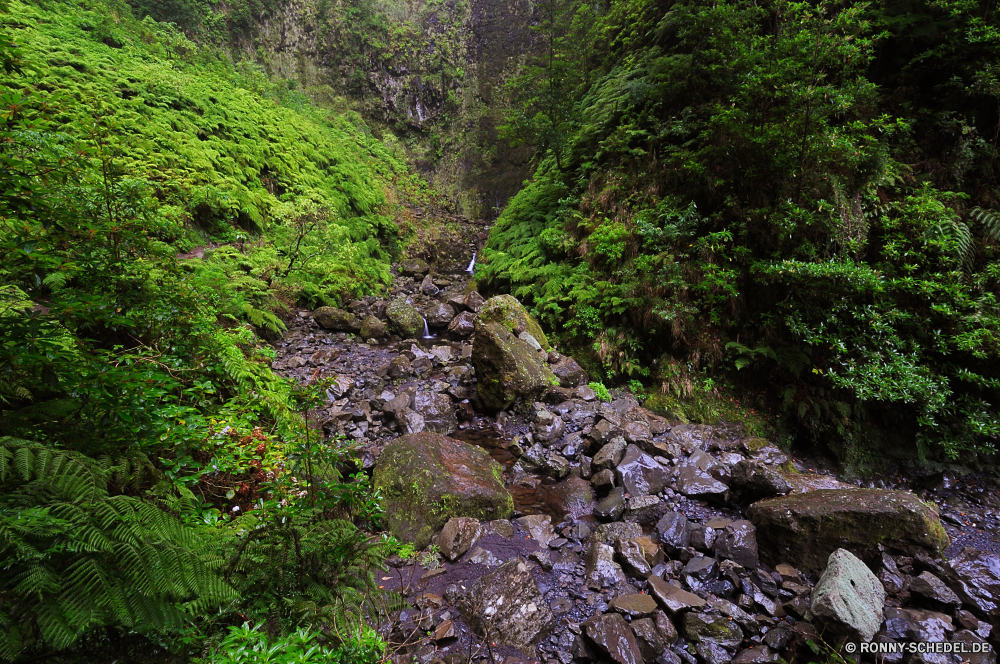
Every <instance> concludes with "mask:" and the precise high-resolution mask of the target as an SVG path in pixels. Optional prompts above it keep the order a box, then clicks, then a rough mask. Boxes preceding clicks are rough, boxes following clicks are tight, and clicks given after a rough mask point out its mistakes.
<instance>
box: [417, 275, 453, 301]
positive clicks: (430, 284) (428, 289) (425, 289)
mask: <svg viewBox="0 0 1000 664" xmlns="http://www.w3.org/2000/svg"><path fill="white" fill-rule="evenodd" d="M420 292H421V293H423V294H424V295H426V296H428V297H433V296H435V295H437V294H438V287H437V286H435V285H434V279H432V278H431V275H429V274H428V275H427V276H426V277H424V280H423V281H421V282H420ZM445 306H447V305H445Z"/></svg>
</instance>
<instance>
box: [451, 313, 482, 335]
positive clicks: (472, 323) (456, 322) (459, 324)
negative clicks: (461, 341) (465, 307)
mask: <svg viewBox="0 0 1000 664" xmlns="http://www.w3.org/2000/svg"><path fill="white" fill-rule="evenodd" d="M475 330H476V314H474V313H472V312H471V311H463V312H462V313H460V314H458V315H457V316H455V317H454V318H452V319H451V322H450V323H449V324H448V333H449V334H453V335H455V336H456V337H467V336H469V335H470V334H472V333H473V332H474V331H475Z"/></svg>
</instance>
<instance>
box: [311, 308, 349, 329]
mask: <svg viewBox="0 0 1000 664" xmlns="http://www.w3.org/2000/svg"><path fill="white" fill-rule="evenodd" d="M313 319H315V321H316V324H317V325H319V326H320V327H322V328H324V329H326V330H336V331H339V332H357V331H358V330H359V329H360V328H361V323H360V322H359V321H358V317H357V316H355V315H354V314H352V313H351V312H350V311H344V310H343V309H337V308H336V307H320V308H319V309H317V310H316V311H314V312H313Z"/></svg>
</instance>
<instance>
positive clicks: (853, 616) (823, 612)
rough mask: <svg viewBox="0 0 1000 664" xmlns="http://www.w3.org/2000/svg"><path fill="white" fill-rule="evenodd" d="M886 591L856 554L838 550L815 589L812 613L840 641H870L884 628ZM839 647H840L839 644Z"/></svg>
mask: <svg viewBox="0 0 1000 664" xmlns="http://www.w3.org/2000/svg"><path fill="white" fill-rule="evenodd" d="M884 605H885V589H884V588H883V587H882V583H881V582H880V581H879V580H878V577H876V576H875V575H874V574H872V571H871V570H870V569H868V567H866V566H865V564H864V563H863V562H861V561H860V560H859V559H858V558H857V557H856V556H855V555H854V554H853V553H851V552H850V551H847V550H846V549H837V550H836V551H834V552H833V553H832V554H830V556H829V560H828V563H827V567H826V569H825V570H824V571H823V576H821V577H820V579H819V583H817V584H816V587H815V588H814V589H813V593H812V604H811V606H810V610H811V611H812V613H813V616H815V619H816V621H818V622H819V623H820V624H823V625H824V626H826V628H827V633H828V634H830V636H828V637H825V638H827V640H828V641H829V640H830V638H831V637H832V638H835V639H838V640H841V641H842V640H845V639H855V640H857V639H861V640H862V641H871V640H872V638H874V636H875V634H876V633H877V632H878V630H879V626H880V625H881V624H882V607H883V606H884ZM838 645H839V644H838Z"/></svg>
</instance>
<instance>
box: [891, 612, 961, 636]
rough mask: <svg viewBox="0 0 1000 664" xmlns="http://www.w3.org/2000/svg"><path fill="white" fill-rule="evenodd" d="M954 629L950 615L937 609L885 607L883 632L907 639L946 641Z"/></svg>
mask: <svg viewBox="0 0 1000 664" xmlns="http://www.w3.org/2000/svg"><path fill="white" fill-rule="evenodd" d="M953 631H955V626H954V625H953V624H952V622H951V616H947V615H945V614H943V613H938V612H937V611H924V610H922V609H900V608H896V607H893V606H887V607H885V633H886V636H888V637H889V638H892V639H905V640H907V641H938V642H940V641H946V640H947V638H948V635H949V634H951V633H952V632H953Z"/></svg>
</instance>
